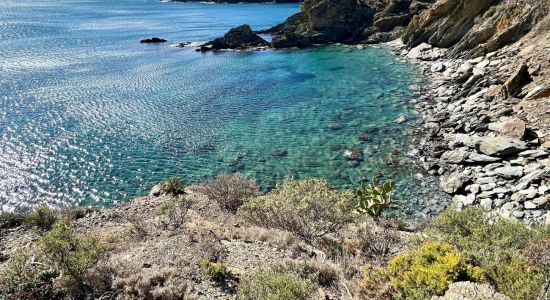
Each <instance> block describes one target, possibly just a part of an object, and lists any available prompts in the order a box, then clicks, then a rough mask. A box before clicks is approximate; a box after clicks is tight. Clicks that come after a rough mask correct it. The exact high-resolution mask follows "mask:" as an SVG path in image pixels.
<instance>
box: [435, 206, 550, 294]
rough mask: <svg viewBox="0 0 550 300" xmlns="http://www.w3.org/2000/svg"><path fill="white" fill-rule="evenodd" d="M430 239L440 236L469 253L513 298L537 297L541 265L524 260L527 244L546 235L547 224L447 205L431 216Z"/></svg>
mask: <svg viewBox="0 0 550 300" xmlns="http://www.w3.org/2000/svg"><path fill="white" fill-rule="evenodd" d="M432 230H433V231H432V232H431V233H430V237H429V239H434V240H441V241H444V242H447V243H449V244H452V245H454V246H455V247H457V248H458V249H460V250H462V251H465V252H466V253H468V254H470V255H472V256H473V257H474V258H475V260H476V262H477V263H478V265H479V266H481V267H482V268H483V269H484V270H485V273H486V275H487V277H488V279H489V280H490V281H492V282H493V283H494V284H495V285H496V287H497V289H498V290H499V291H501V292H502V293H504V294H506V295H507V296H508V297H510V298H512V299H518V300H519V299H532V298H536V291H537V290H540V289H541V285H542V275H541V272H542V271H541V269H540V268H537V266H532V265H530V264H528V263H527V258H526V257H525V256H524V253H523V252H524V251H523V249H525V248H526V247H528V246H529V245H532V244H533V243H536V242H537V241H539V240H541V239H543V238H544V237H547V236H549V233H548V228H547V227H542V226H538V225H533V226H531V227H528V226H526V225H525V224H523V223H521V222H518V221H513V220H508V219H503V218H488V217H485V216H484V215H483V210H482V209H481V208H466V209H464V210H462V211H456V210H453V209H448V210H446V211H444V212H442V213H441V214H440V215H438V216H437V217H436V218H434V220H433V222H432Z"/></svg>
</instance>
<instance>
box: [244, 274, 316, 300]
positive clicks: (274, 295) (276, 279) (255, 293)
mask: <svg viewBox="0 0 550 300" xmlns="http://www.w3.org/2000/svg"><path fill="white" fill-rule="evenodd" d="M317 289H318V285H317V283H316V278H315V276H310V277H302V276H300V275H298V274H294V273H292V272H285V271H284V270H282V269H279V270H276V269H272V270H258V271H255V272H253V273H251V274H249V275H248V276H246V277H245V278H244V279H243V280H242V282H241V284H240V285H239V291H238V295H239V299H241V300H307V299H312V297H313V295H314V293H315V292H316V291H317Z"/></svg>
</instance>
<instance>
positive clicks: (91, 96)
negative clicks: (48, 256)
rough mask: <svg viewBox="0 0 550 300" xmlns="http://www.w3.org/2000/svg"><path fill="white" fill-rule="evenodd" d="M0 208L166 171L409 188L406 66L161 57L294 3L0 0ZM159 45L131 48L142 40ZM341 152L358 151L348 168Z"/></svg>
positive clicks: (375, 60) (349, 51)
mask: <svg viewBox="0 0 550 300" xmlns="http://www.w3.org/2000/svg"><path fill="white" fill-rule="evenodd" d="M0 9H1V12H0V23H1V24H2V26H1V27H0V37H1V39H0V107H2V111H1V114H0V122H1V124H2V126H1V127H0V207H1V209H0V210H5V211H8V210H13V209H15V208H20V207H35V206H40V205H53V206H63V205H70V204H81V205H111V204H113V203H117V202H120V201H124V200H128V199H131V198H133V197H136V196H139V195H145V194H147V192H148V190H149V189H150V188H151V186H152V185H153V184H155V183H157V182H159V181H163V180H166V179H167V178H170V177H172V176H179V177H181V178H182V179H183V180H184V181H185V182H186V183H189V184H192V183H199V182H203V181H205V180H209V179H211V178H212V177H213V176H215V175H216V174H218V173H222V172H226V173H229V172H240V173H242V174H244V175H247V176H250V177H253V178H255V179H256V180H257V181H258V183H259V184H260V185H261V186H262V188H263V189H265V190H267V189H270V188H272V187H274V186H275V185H276V184H277V183H280V182H282V181H283V180H284V179H285V178H288V177H296V178H310V177H323V178H326V179H327V180H329V182H331V183H332V184H333V185H334V186H336V187H339V188H348V187H352V186H354V185H355V184H357V182H358V181H359V180H361V179H364V178H369V177H371V176H374V175H378V174H384V175H385V176H386V177H388V178H393V179H395V180H397V181H398V182H400V189H399V190H400V195H402V196H403V197H404V198H405V197H409V196H410V195H411V194H412V192H413V191H414V192H415V194H417V195H418V194H419V193H418V182H417V181H416V180H415V179H414V178H413V176H412V175H413V173H414V172H413V171H412V170H411V168H410V166H409V164H408V163H407V162H406V161H407V158H406V156H405V153H406V152H407V151H408V147H409V143H410V137H409V134H408V128H409V127H410V123H405V124H396V123H395V122H394V120H396V119H397V118H399V117H400V116H406V117H407V118H408V119H409V120H411V119H413V118H414V113H413V111H412V106H411V105H410V100H411V99H413V98H414V97H415V96H417V95H415V94H414V92H413V91H412V89H411V86H412V85H415V84H418V83H419V80H421V79H420V78H419V76H418V74H416V72H415V70H414V69H413V68H412V67H411V66H409V65H407V64H405V63H403V62H400V61H399V60H398V59H396V57H395V56H394V55H393V54H392V53H391V52H390V51H389V50H386V49H381V48H369V47H367V48H362V47H361V48H357V47H355V46H353V47H348V46H343V45H331V46H326V47H320V48H314V49H308V50H290V51H272V50H267V51H262V52H247V53H244V52H221V53H198V52H195V51H194V49H193V48H192V47H186V48H175V47H171V46H170V44H176V43H177V42H182V41H192V42H199V41H206V40H209V39H212V38H215V37H218V36H221V35H223V33H224V32H225V31H227V30H228V29H229V28H231V27H234V26H237V25H240V24H243V23H248V24H250V25H251V26H252V27H253V28H254V29H266V28H269V27H270V26H273V25H276V24H277V23H279V22H281V21H283V20H284V19H285V18H286V17H287V16H289V15H291V14H293V13H295V12H296V11H298V6H297V5H294V4H281V5H270V4H238V5H224V4H215V5H214V4H204V3H162V2H158V1H148V0H146V1H143V0H131V1H96V0H92V1H55V3H53V1H46V0H32V1H25V3H19V2H18V1H12V0H8V1H3V2H2V4H0ZM151 36H160V37H163V38H166V39H168V40H169V42H168V43H165V44H159V45H143V44H140V43H139V40H140V39H141V38H146V37H151ZM346 150H356V151H362V152H363V153H364V158H363V160H362V161H360V162H356V161H349V160H348V159H346V157H345V156H344V153H345V152H346Z"/></svg>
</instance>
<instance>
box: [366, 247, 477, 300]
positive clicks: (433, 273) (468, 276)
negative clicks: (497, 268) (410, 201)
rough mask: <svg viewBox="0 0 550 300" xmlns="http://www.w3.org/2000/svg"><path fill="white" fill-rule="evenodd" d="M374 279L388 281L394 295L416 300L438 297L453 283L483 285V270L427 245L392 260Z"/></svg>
mask: <svg viewBox="0 0 550 300" xmlns="http://www.w3.org/2000/svg"><path fill="white" fill-rule="evenodd" d="M377 276H382V277H383V278H386V279H387V280H389V281H390V283H391V286H392V288H393V289H394V291H395V293H396V294H397V295H401V296H402V297H403V298H405V299H419V300H420V299H430V298H431V297H432V296H434V295H442V294H443V293H444V292H445V291H446V290H447V288H448V287H449V285H450V284H452V283H453V282H457V281H472V282H483V281H485V274H484V271H483V269H482V268H480V267H478V266H476V265H474V263H473V260H472V259H471V258H469V257H468V256H467V255H465V254H464V253H462V252H460V251H458V250H457V249H455V248H454V247H453V246H451V245H449V244H446V243H440V242H429V243H426V244H424V245H422V247H420V249H418V250H415V251H412V252H410V253H404V254H401V255H397V256H395V257H394V258H392V259H390V261H389V262H388V266H387V268H385V269H383V270H381V271H379V274H377ZM366 280H367V281H368V280H369V278H368V277H367V279H366Z"/></svg>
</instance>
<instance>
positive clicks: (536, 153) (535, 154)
mask: <svg viewBox="0 0 550 300" xmlns="http://www.w3.org/2000/svg"><path fill="white" fill-rule="evenodd" d="M518 155H519V156H523V157H532V158H539V157H544V156H547V155H548V152H546V151H544V150H542V149H535V150H526V151H523V152H521V153H520V154H518Z"/></svg>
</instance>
